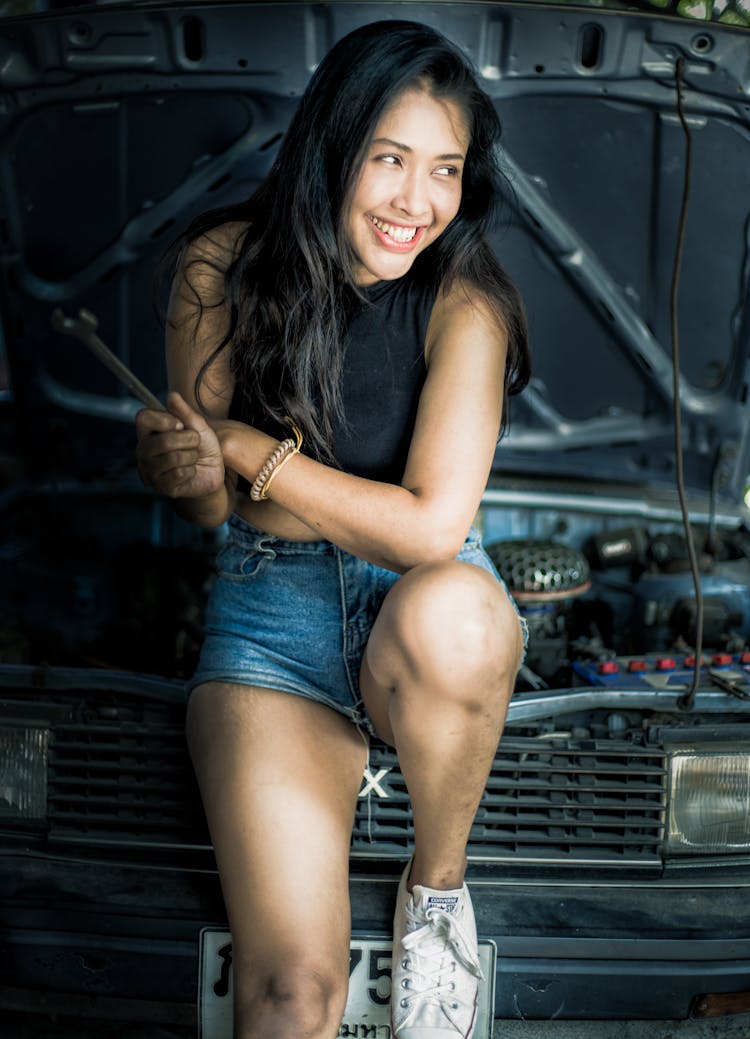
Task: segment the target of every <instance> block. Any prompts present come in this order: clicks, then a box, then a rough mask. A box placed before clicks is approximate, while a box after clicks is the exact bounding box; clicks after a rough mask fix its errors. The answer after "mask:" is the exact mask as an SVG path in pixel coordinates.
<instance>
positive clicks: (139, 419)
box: [135, 408, 184, 436]
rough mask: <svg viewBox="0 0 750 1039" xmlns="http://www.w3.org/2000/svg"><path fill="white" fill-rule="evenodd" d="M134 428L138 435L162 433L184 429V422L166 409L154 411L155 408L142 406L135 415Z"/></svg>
mask: <svg viewBox="0 0 750 1039" xmlns="http://www.w3.org/2000/svg"><path fill="white" fill-rule="evenodd" d="M135 428H136V432H137V433H138V435H139V436H148V435H149V434H150V433H164V432H167V431H168V430H175V431H179V430H181V429H184V423H183V422H182V420H181V419H179V418H178V417H177V416H175V415H171V414H170V413H169V412H168V411H156V409H155V408H142V409H141V410H140V411H139V412H137V414H136V416H135Z"/></svg>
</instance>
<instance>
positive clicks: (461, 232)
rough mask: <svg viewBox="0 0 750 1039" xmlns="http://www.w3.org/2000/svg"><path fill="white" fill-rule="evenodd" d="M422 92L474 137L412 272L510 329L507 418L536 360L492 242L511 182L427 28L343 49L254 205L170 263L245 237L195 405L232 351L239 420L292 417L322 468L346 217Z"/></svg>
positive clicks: (363, 39) (449, 56) (224, 217)
mask: <svg viewBox="0 0 750 1039" xmlns="http://www.w3.org/2000/svg"><path fill="white" fill-rule="evenodd" d="M415 86H416V87H419V88H420V89H423V90H426V91H427V92H428V93H429V94H430V95H431V96H433V97H436V98H439V99H446V100H451V101H454V102H456V103H457V104H458V105H459V107H460V108H461V109H462V111H463V112H464V114H465V117H466V119H467V123H468V128H469V131H470V143H469V147H468V152H467V156H466V162H465V165H464V172H463V179H462V194H461V203H460V208H459V210H458V213H457V215H456V216H455V217H454V219H453V220H452V221H451V223H450V224H449V225H448V227H447V228H446V229H445V231H444V232H443V233H442V235H441V236H440V237H439V238H438V239H437V240H436V241H435V242H433V243H432V244H431V245H430V246H429V247H428V249H427V250H425V252H424V253H423V254H422V255H421V256H419V257H418V258H417V260H416V261H415V268H417V265H418V268H417V269H418V270H419V271H420V272H421V275H422V276H425V272H428V274H429V277H431V278H432V279H433V283H434V284H437V285H441V286H442V287H443V288H444V289H446V288H448V287H449V286H450V284H451V283H452V282H453V281H455V280H456V279H461V280H463V281H465V282H468V283H469V284H471V285H472V286H474V287H475V288H476V289H477V290H478V291H479V292H480V293H482V295H483V296H484V298H485V299H486V300H487V301H488V303H489V304H490V306H491V307H492V308H493V310H494V311H495V312H496V313H497V315H498V317H499V318H500V319H501V320H502V322H503V324H504V325H505V327H506V330H507V333H508V338H509V344H508V359H507V364H506V377H505V388H504V395H505V401H504V403H505V407H504V409H503V414H504V415H505V414H506V412H507V404H508V396H509V395H510V394H513V393H518V392H520V390H522V389H523V388H524V386H525V385H526V383H527V382H528V379H529V374H530V362H529V351H528V342H527V330H526V321H525V316H524V310H523V306H522V303H521V300H520V297H519V294H518V292H517V290H516V288H515V286H514V285H513V283H512V282H511V280H510V279H509V277H508V276H507V274H506V273H505V271H504V270H503V268H502V267H501V265H500V264H499V263H498V261H497V259H496V258H495V256H494V254H493V252H492V250H491V249H490V247H489V245H488V243H487V240H486V234H487V232H488V230H489V229H490V227H491V225H492V223H493V220H494V218H495V216H496V212H495V207H496V205H497V202H498V198H499V194H500V188H501V183H502V175H501V172H500V170H499V167H498V143H499V138H500V123H499V120H498V116H497V113H496V111H495V108H494V106H493V104H492V101H491V100H490V98H489V97H488V96H487V95H486V94H485V93H484V91H482V89H481V88H480V86H479V84H478V82H477V78H476V75H475V73H474V70H473V69H472V67H471V65H470V63H469V62H468V60H467V59H466V57H465V56H464V55H463V54H462V53H461V51H460V50H458V48H456V47H454V46H453V44H451V43H450V42H449V41H448V40H447V39H445V37H443V36H442V35H441V34H440V33H438V32H436V31H435V30H434V29H432V28H430V27H428V26H426V25H422V24H420V23H417V22H410V21H401V20H396V21H379V22H374V23H370V24H368V25H364V26H362V27H361V28H359V29H355V30H354V31H353V32H351V33H349V34H348V35H347V36H345V37H343V38H342V39H341V40H339V42H338V43H336V44H335V46H334V47H333V48H332V49H331V50H330V51H329V53H328V54H327V55H326V57H325V58H324V59H323V61H322V62H321V63H320V65H319V66H318V68H317V69H316V71H315V73H314V74H313V76H312V78H311V80H310V82H309V85H308V87H307V89H306V91H305V93H304V95H303V97H302V99H301V101H300V104H299V106H298V108H297V110H296V112H295V114H294V116H293V118H292V120H291V123H290V125H289V128H288V130H287V132H286V134H285V136H284V138H283V141H282V143H281V145H280V148H279V151H278V154H277V157H276V159H275V162H274V163H273V166H272V168H271V170H270V172H269V173H268V175H267V176H266V178H265V179H264V181H263V183H262V184H261V185H260V186H259V187H258V189H257V190H256V191H255V193H254V194H253V195H252V196H251V197H250V199H248V200H247V201H246V202H241V203H239V204H236V205H234V206H230V207H225V208H223V209H220V210H213V211H211V212H209V213H206V214H204V215H202V216H200V217H199V218H197V219H196V220H194V221H193V223H192V224H191V225H190V227H189V228H188V229H187V231H186V232H185V234H184V235H183V236H182V237H181V238H180V239H179V240H178V242H177V243H175V246H174V247H173V252H172V254H171V255H172V260H173V262H176V260H177V258H178V257H179V254H180V251H181V250H182V249H183V248H184V247H185V245H186V244H188V243H190V242H192V241H195V240H196V239H197V238H199V237H200V236H202V235H204V234H206V232H209V231H210V230H211V229H213V228H216V227H218V226H219V225H221V224H224V223H227V222H230V221H240V222H241V223H242V224H243V225H246V226H247V227H248V228H249V230H248V231H247V233H245V234H244V235H243V236H242V237H241V239H240V241H238V243H237V245H236V250H235V255H234V259H233V260H232V262H231V263H230V264H229V265H228V266H227V269H226V273H225V275H224V286H225V299H224V300H223V303H224V304H226V305H227V307H228V311H229V317H230V321H229V329H228V332H227V334H226V336H225V337H224V339H222V341H221V342H219V343H217V344H216V350H215V351H214V352H213V353H212V354H211V356H210V357H209V358H208V360H207V362H206V364H205V365H204V367H203V369H202V370H201V372H200V373H199V375H198V378H197V381H196V396H197V398H198V400H200V384H201V381H202V378H203V376H204V375H205V371H206V370H207V368H208V367H209V366H210V364H211V361H212V360H213V359H214V357H215V356H216V355H217V354H218V352H219V351H220V350H223V349H225V348H227V347H229V348H230V350H231V366H232V371H233V372H234V375H235V376H236V379H237V385H238V387H240V388H241V392H242V393H243V394H244V396H245V400H244V402H243V408H242V413H243V414H244V415H249V416H251V417H252V421H255V422H257V423H258V424H261V422H262V423H264V424H265V426H266V427H268V426H269V424H270V425H271V426H273V425H276V424H278V425H279V426H281V425H282V424H283V420H284V417H285V416H289V417H290V418H292V419H293V420H294V422H295V424H296V425H298V426H299V427H300V428H301V429H302V430H303V431H304V433H305V435H306V442H307V444H308V445H309V447H310V448H311V449H312V453H313V454H316V455H317V456H318V457H319V458H322V459H324V460H326V461H334V459H333V458H332V454H331V439H332V428H333V423H334V421H335V419H336V418H337V417H339V415H340V388H341V373H342V366H343V318H342V315H343V314H345V313H346V307H347V300H348V301H349V303H350V302H351V298H352V296H353V295H354V296H356V294H357V292H358V290H357V288H356V285H355V281H354V275H353V264H354V262H355V257H354V256H353V254H352V250H351V247H350V245H349V243H348V241H347V240H346V236H345V217H346V208H347V204H348V201H349V198H350V193H351V190H352V186H353V185H354V184H355V183H356V179H357V175H358V173H359V170H360V168H361V165H362V162H363V156H364V153H365V151H366V147H367V145H368V143H369V140H370V139H371V137H372V135H373V133H374V130H375V126H376V124H377V122H378V120H379V119H380V117H381V115H382V114H383V113H384V111H385V110H386V109H387V108H388V107H389V106H390V105H391V104H392V103H393V102H394V101H395V99H396V98H397V97H398V96H399V95H400V94H401V93H402V92H403V91H404V90H406V89H407V88H409V87H415Z"/></svg>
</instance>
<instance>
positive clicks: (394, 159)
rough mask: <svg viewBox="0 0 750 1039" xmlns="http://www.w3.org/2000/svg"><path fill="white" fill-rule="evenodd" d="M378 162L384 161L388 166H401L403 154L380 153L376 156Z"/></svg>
mask: <svg viewBox="0 0 750 1039" xmlns="http://www.w3.org/2000/svg"><path fill="white" fill-rule="evenodd" d="M376 158H377V160H378V162H384V163H385V164H386V165H387V166H400V165H401V156H400V155H378V156H376Z"/></svg>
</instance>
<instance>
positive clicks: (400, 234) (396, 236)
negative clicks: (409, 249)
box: [370, 216, 419, 245]
mask: <svg viewBox="0 0 750 1039" xmlns="http://www.w3.org/2000/svg"><path fill="white" fill-rule="evenodd" d="M370 220H371V221H372V222H373V224H374V225H375V227H377V229H378V231H380V232H381V233H382V234H384V235H387V236H388V237H389V238H392V239H393V241H394V242H398V244H399V245H406V244H407V243H408V242H413V241H414V239H415V238H416V236H417V232H418V231H419V228H418V227H398V226H396V225H395V224H387V223H386V222H385V221H384V220H378V218H377V217H376V216H370Z"/></svg>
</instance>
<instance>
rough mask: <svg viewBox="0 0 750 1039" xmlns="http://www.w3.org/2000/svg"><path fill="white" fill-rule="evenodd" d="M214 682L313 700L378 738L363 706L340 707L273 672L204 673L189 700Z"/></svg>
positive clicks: (193, 683) (193, 685)
mask: <svg viewBox="0 0 750 1039" xmlns="http://www.w3.org/2000/svg"><path fill="white" fill-rule="evenodd" d="M212 682H217V683H220V684H223V685H245V686H252V687H253V688H255V689H272V690H273V691H274V692H276V693H289V695H290V696H301V697H302V698H303V699H305V700H310V701H311V702H312V703H319V704H322V705H323V707H330V708H331V710H332V711H335V712H336V713H337V714H340V715H341V716H342V717H343V718H346V719H347V721H350V722H352V723H353V724H354V725H356V726H357V728H359V729H361V730H363V731H364V732H365V733H366V734H367V736H369V737H371V738H373V739H378V738H379V737H378V734H377V733H376V732H375V728H374V726H373V724H372V722H371V721H370V719H369V717H368V716H367V712H366V710H365V707H364V705H361V707H360V708H357V707H347V706H346V705H345V704H342V703H338V702H337V701H336V700H334V699H332V698H331V697H327V696H325V695H324V694H322V693H318V692H314V691H312V690H310V689H308V688H307V687H306V686H301V685H294V683H293V682H285V681H282V680H280V679H279V678H278V676H277V675H275V674H273V672H261V671H255V672H253V673H252V674H248V673H247V672H246V671H243V672H239V673H234V674H233V673H231V672H227V671H214V672H210V671H209V672H207V671H202V672H201V673H200V674H199V675H196V677H195V678H194V679H192V680H191V681H189V682H188V683H187V684H186V691H187V696H188V697H190V694H191V693H193V692H194V691H195V690H196V689H197V688H198V687H199V686H202V685H209V684H210V683H212Z"/></svg>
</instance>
